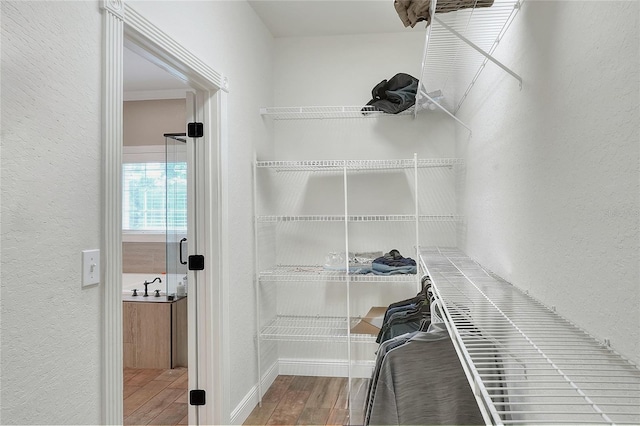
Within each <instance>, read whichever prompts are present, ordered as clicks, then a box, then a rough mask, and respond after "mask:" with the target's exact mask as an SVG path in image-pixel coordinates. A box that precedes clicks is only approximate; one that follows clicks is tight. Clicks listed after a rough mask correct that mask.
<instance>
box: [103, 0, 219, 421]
mask: <svg viewBox="0 0 640 426" xmlns="http://www.w3.org/2000/svg"><path fill="white" fill-rule="evenodd" d="M101 6H102V8H103V12H104V25H103V28H104V55H105V56H104V61H103V64H104V67H105V69H104V73H103V75H104V76H105V77H104V85H103V102H104V109H103V111H104V115H103V119H104V125H103V126H104V133H103V136H104V148H103V153H104V165H103V170H104V186H103V224H104V225H103V229H104V238H103V246H102V254H103V262H102V263H103V271H102V272H103V277H104V283H105V285H104V288H103V307H104V310H103V322H104V328H103V361H102V364H103V367H102V372H103V374H102V380H103V401H102V404H103V405H102V423H104V424H120V423H122V422H123V419H124V413H123V400H124V394H123V388H124V386H123V370H124V366H123V326H124V325H125V324H124V323H123V316H122V304H123V287H122V271H123V269H122V256H123V246H122V244H123V241H122V232H123V231H122V224H123V221H122V208H123V192H122V189H123V188H122V184H121V183H122V177H123V167H122V164H123V162H122V152H123V141H122V134H123V114H122V109H123V104H124V100H123V92H124V90H123V86H124V84H123V72H122V70H123V63H124V50H125V46H126V47H127V48H129V49H131V50H133V51H134V52H135V53H137V54H138V55H140V56H142V57H143V58H145V59H146V60H148V61H150V62H152V63H153V64H155V65H157V66H158V67H160V68H162V69H164V70H165V71H167V72H168V73H169V74H171V75H173V76H174V77H176V78H178V79H180V80H182V81H184V82H185V83H186V84H187V85H188V86H189V87H191V88H193V89H194V93H191V94H190V95H188V96H187V99H190V101H189V102H190V103H191V105H193V108H192V109H190V110H189V111H187V114H186V115H187V117H186V119H187V120H186V121H187V122H198V123H202V130H203V131H202V137H201V138H200V139H199V143H197V144H195V143H193V140H191V142H192V143H190V144H188V148H187V156H188V161H189V162H190V163H189V164H193V167H191V168H190V169H189V170H188V174H189V177H188V181H189V182H191V183H190V185H189V189H188V194H189V195H188V198H189V200H190V201H189V202H190V203H193V204H192V208H189V209H188V212H187V215H188V223H189V227H188V229H187V234H188V235H187V240H188V241H186V242H183V246H184V250H185V253H186V255H194V256H197V257H198V258H199V259H202V261H201V265H202V267H203V269H199V270H189V271H188V272H187V277H188V286H189V296H188V297H187V298H186V301H187V305H188V313H187V323H188V326H187V328H188V332H187V340H188V356H187V358H188V359H187V362H188V373H187V376H188V379H187V383H188V390H189V391H194V390H197V391H198V392H195V393H194V394H195V395H198V396H200V397H201V398H200V400H199V401H188V402H187V411H188V417H187V418H186V421H188V423H189V424H221V423H225V418H226V417H228V412H229V410H228V402H227V401H226V396H225V392H224V389H226V387H227V386H228V373H227V371H228V369H227V368H225V367H226V365H228V359H227V357H226V355H225V354H224V353H220V350H219V346H217V345H214V342H216V344H218V343H219V342H221V341H223V340H224V338H225V337H223V336H227V335H228V334H227V333H225V329H226V327H227V324H226V318H227V317H228V313H227V308H226V306H227V305H228V304H227V303H226V297H227V296H226V289H225V285H223V281H224V280H223V276H225V275H224V274H225V273H226V271H225V270H224V253H225V250H224V246H225V242H224V241H226V240H225V239H224V238H225V237H224V235H223V232H222V223H224V221H225V218H224V217H223V213H224V210H223V209H222V205H223V203H224V200H225V199H226V196H225V189H224V185H223V184H222V181H223V180H222V175H223V170H222V167H221V161H220V152H221V150H224V149H225V146H226V116H225V111H226V93H225V91H226V90H227V89H226V86H227V84H226V79H224V78H223V77H222V76H221V75H220V74H219V73H217V72H216V71H214V70H212V69H211V68H209V67H208V66H207V65H206V64H204V63H203V62H202V61H201V60H200V59H198V58H197V57H196V56H194V55H193V54H191V53H190V52H188V51H187V50H186V49H185V48H183V47H182V46H181V45H180V44H178V43H176V42H175V41H174V40H173V39H171V38H170V37H169V36H168V35H167V34H166V33H165V32H164V31H162V30H161V29H160V28H158V27H156V26H155V25H154V24H152V23H151V22H149V21H148V20H147V19H146V18H144V17H143V16H141V15H140V14H139V13H137V12H136V11H135V10H134V9H132V8H131V7H130V6H129V5H128V4H126V3H124V2H111V1H106V2H102V3H101ZM183 129H184V127H183ZM169 131H170V130H169ZM162 132H163V133H162V134H164V132H167V130H166V129H164V130H163V131H162ZM187 139H191V138H187ZM196 199H197V202H195V200H196ZM191 225H193V226H191ZM196 228H197V232H196ZM165 244H166V242H165ZM159 278H162V277H159ZM152 281H153V280H152ZM158 282H159V280H156V281H154V282H153V284H152V285H156V284H157V283H158ZM148 286H149V285H147V287H148ZM141 290H142V291H143V292H144V290H143V289H141ZM151 290H153V289H151ZM166 292H168V290H167V289H165V297H168V295H167V294H166ZM147 293H148V294H152V293H149V288H147ZM160 293H162V288H161V289H160ZM142 297H144V296H142ZM147 297H155V292H153V296H147ZM159 297H162V294H160V296H159ZM205 393H206V404H205V405H201V404H198V403H196V402H204V400H203V398H202V395H203V394H205ZM185 398H186V394H185ZM180 421H185V420H184V417H183V418H182V419H181V420H180Z"/></svg>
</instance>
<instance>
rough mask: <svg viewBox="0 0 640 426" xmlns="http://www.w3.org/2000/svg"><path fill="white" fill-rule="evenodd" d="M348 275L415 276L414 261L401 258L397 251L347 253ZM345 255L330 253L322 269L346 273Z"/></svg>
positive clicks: (408, 258)
mask: <svg viewBox="0 0 640 426" xmlns="http://www.w3.org/2000/svg"><path fill="white" fill-rule="evenodd" d="M348 259H349V269H348V272H349V273H350V274H376V275H396V274H415V273H416V272H417V267H416V261H415V260H413V259H411V258H410V257H402V255H401V254H400V252H399V251H398V250H395V249H393V250H391V251H390V252H389V253H385V254H384V255H382V252H380V251H379V252H377V253H376V252H367V253H355V254H354V253H349V257H348ZM346 263H347V262H346V258H345V253H344V252H342V253H338V252H331V253H329V255H328V256H327V257H326V259H325V264H324V265H323V268H324V269H325V270H326V271H336V272H346V271H347V267H346Z"/></svg>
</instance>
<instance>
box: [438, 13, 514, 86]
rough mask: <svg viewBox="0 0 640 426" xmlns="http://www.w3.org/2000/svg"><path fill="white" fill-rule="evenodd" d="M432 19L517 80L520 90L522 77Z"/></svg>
mask: <svg viewBox="0 0 640 426" xmlns="http://www.w3.org/2000/svg"><path fill="white" fill-rule="evenodd" d="M434 19H435V20H436V22H437V23H438V24H440V25H441V26H442V27H443V28H444V29H446V30H447V31H449V32H450V33H451V34H453V35H454V36H456V37H458V38H459V39H460V40H462V41H463V42H465V43H466V44H467V45H469V47H471V48H473V49H474V50H476V51H477V52H478V53H480V54H481V55H482V56H484V57H485V58H487V59H488V60H490V61H491V62H493V63H494V64H496V65H497V66H499V67H500V68H502V69H503V70H504V71H505V72H507V73H508V74H509V75H511V76H512V77H513V78H515V79H516V80H518V82H519V83H520V89H522V77H520V76H519V75H518V74H516V73H515V72H513V71H511V69H510V68H508V67H507V66H506V65H504V64H503V63H502V62H500V61H498V60H497V59H496V58H494V57H493V56H491V55H490V54H488V53H487V52H485V51H484V50H482V49H481V48H480V47H478V46H477V45H476V44H475V43H474V42H472V41H471V40H469V39H468V38H466V37H465V36H463V35H462V34H460V33H459V32H458V31H456V30H455V29H453V28H452V27H450V26H449V25H447V24H446V23H444V22H443V21H442V19H440V18H438V17H437V16H435V17H434Z"/></svg>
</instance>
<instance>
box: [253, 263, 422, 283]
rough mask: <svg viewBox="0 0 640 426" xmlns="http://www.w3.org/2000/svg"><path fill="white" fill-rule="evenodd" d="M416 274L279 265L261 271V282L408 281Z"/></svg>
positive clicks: (411, 280) (412, 279) (413, 279)
mask: <svg viewBox="0 0 640 426" xmlns="http://www.w3.org/2000/svg"><path fill="white" fill-rule="evenodd" d="M415 277H416V276H415V275H414V274H396V275H375V274H347V273H346V272H342V271H329V270H326V269H324V268H323V267H322V266H319V265H279V266H277V267H275V268H273V269H269V270H266V271H261V272H260V282H275V281H278V282H316V281H328V282H345V281H347V278H348V279H349V280H350V281H351V282H390V283H407V282H413V281H415V279H416V278H415Z"/></svg>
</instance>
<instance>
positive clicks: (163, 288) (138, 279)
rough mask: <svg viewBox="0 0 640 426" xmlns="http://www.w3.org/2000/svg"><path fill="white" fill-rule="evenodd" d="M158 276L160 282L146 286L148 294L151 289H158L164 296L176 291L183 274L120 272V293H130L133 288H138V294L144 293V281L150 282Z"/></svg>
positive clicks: (151, 291) (150, 292)
mask: <svg viewBox="0 0 640 426" xmlns="http://www.w3.org/2000/svg"><path fill="white" fill-rule="evenodd" d="M156 277H160V279H162V282H161V283H159V282H157V281H156V282H155V283H153V284H151V285H149V286H148V289H149V294H153V290H155V289H160V294H161V295H163V296H166V295H167V294H173V293H175V292H176V287H177V285H178V282H181V281H182V278H183V277H184V274H156V273H137V274H134V273H126V274H122V294H125V295H131V293H133V289H134V288H137V289H138V294H142V293H144V282H145V281H148V282H151V281H153V280H154V278H156Z"/></svg>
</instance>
